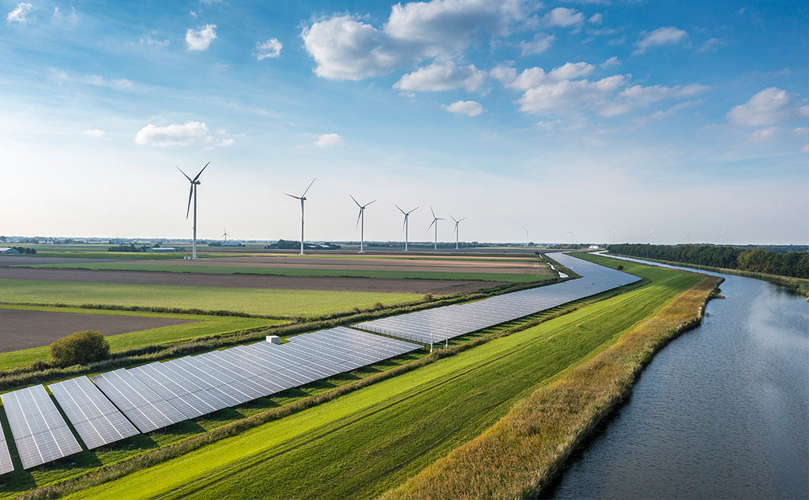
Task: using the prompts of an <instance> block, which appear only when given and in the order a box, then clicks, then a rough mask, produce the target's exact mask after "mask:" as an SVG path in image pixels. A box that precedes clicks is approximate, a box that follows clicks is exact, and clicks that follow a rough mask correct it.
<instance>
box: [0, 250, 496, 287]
mask: <svg viewBox="0 0 809 500" xmlns="http://www.w3.org/2000/svg"><path fill="white" fill-rule="evenodd" d="M216 260H220V259H216ZM3 278H5V279H23V280H25V279H28V280H44V281H78V282H84V283H126V284H137V285H179V286H220V287H230V288H269V289H278V290H327V291H346V292H380V293H385V292H390V293H432V294H434V295H449V294H453V293H460V292H471V291H476V290H481V289H483V288H490V287H494V286H497V285H501V284H502V283H498V282H491V281H488V282H486V281H449V280H408V279H377V278H323V277H311V276H261V275H241V274H204V273H160V272H151V271H150V272H139V271H89V270H85V269H44V268H2V267H0V279H3Z"/></svg>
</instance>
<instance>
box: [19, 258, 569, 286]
mask: <svg viewBox="0 0 809 500" xmlns="http://www.w3.org/2000/svg"><path fill="white" fill-rule="evenodd" d="M23 267H32V268H47V269H87V270H107V271H142V272H166V273H169V272H170V273H204V274H250V275H260V276H296V277H318V278H376V279H421V280H447V281H497V282H504V283H530V282H534V281H541V280H545V279H550V278H554V277H555V276H554V275H552V274H547V273H543V274H539V273H531V274H514V273H489V272H475V271H459V272H444V271H438V272H433V271H404V270H402V271H398V270H361V269H290V268H283V267H249V266H237V265H231V266H207V265H206V266H190V265H183V264H148V263H132V262H76V263H68V264H34V265H29V266H23Z"/></svg>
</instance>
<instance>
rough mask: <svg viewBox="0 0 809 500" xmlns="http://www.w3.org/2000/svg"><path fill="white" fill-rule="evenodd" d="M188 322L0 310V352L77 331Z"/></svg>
mask: <svg viewBox="0 0 809 500" xmlns="http://www.w3.org/2000/svg"><path fill="white" fill-rule="evenodd" d="M186 323H190V321H189V320H182V319H172V318H149V317H142V316H113V315H102V314H76V313H66V312H55V311H27V310H20V309H0V339H2V342H0V353H3V352H11V351H17V350H20V349H28V348H31V347H39V346H42V345H46V344H50V343H51V342H53V341H55V340H59V339H60V338H62V337H65V336H67V335H70V334H71V333H74V332H77V331H81V330H96V331H99V332H101V333H102V334H104V335H105V336H107V335H119V334H122V333H130V332H136V331H140V330H149V329H154V328H161V327H165V326H175V325H183V324H186Z"/></svg>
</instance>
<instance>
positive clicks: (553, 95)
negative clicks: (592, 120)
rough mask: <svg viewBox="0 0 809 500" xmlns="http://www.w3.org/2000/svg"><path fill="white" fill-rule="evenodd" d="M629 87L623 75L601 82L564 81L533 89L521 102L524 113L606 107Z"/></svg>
mask: <svg viewBox="0 0 809 500" xmlns="http://www.w3.org/2000/svg"><path fill="white" fill-rule="evenodd" d="M625 83H626V81H625V78H624V77H623V76H622V75H616V76H610V77H607V78H602V79H601V80H595V81H589V80H562V81H560V82H555V83H545V84H541V85H537V86H535V87H532V88H529V89H527V90H526V91H525V93H524V94H523V95H522V97H521V98H520V99H518V100H517V102H518V103H519V104H520V110H521V111H523V112H526V113H533V114H550V113H556V112H561V111H567V110H574V109H579V108H582V107H591V106H594V107H603V106H604V105H605V104H606V103H607V101H608V98H609V96H610V95H611V94H612V93H613V92H614V91H616V90H618V89H619V88H621V87H622V86H624V84H625Z"/></svg>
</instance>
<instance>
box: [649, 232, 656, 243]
mask: <svg viewBox="0 0 809 500" xmlns="http://www.w3.org/2000/svg"><path fill="white" fill-rule="evenodd" d="M655 236H657V235H656V234H655V233H654V230H653V229H652V230H649V244H650V245H651V244H652V238H654V237H655Z"/></svg>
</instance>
